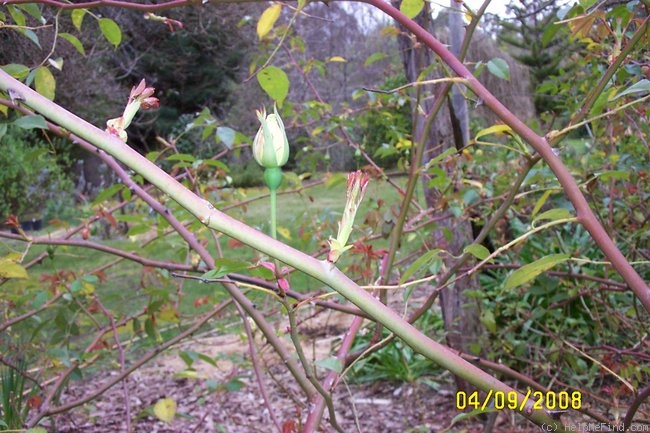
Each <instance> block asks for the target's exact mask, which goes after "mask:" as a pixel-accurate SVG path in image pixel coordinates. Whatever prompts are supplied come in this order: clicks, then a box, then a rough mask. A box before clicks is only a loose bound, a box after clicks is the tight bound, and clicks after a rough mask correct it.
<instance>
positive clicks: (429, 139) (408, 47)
mask: <svg viewBox="0 0 650 433" xmlns="http://www.w3.org/2000/svg"><path fill="white" fill-rule="evenodd" d="M392 2H393V4H394V5H396V6H397V7H399V0H392ZM452 3H453V0H452ZM451 15H458V14H454V13H452V14H451ZM457 18H458V19H459V20H460V19H461V17H460V15H458V16H457ZM415 20H416V21H417V22H418V23H419V24H420V25H421V26H422V27H424V28H425V29H428V30H429V31H432V20H431V14H430V11H429V7H428V5H426V6H425V9H424V11H423V12H422V13H420V15H418V16H417V17H416V18H415ZM450 20H451V18H450ZM458 26H460V27H458ZM456 27H457V31H459V32H463V31H464V29H463V28H462V22H461V21H458V24H457V26H456ZM452 33H453V30H452ZM457 37H458V40H459V42H458V46H460V41H462V34H460V35H457ZM452 40H453V36H452ZM398 42H399V48H400V51H401V54H402V62H403V64H404V71H405V74H406V79H407V81H409V82H415V81H417V80H418V79H420V80H425V79H429V78H436V77H430V76H427V77H420V74H421V72H422V71H423V70H425V69H426V68H428V67H430V65H431V64H432V62H433V60H434V59H433V53H431V51H429V50H428V49H427V48H426V47H422V46H421V45H419V44H414V40H413V39H412V38H410V37H409V36H406V35H405V34H404V33H403V34H402V35H401V36H400V37H399V41H398ZM432 73H433V74H436V71H435V69H434V72H432ZM418 77H420V78H418ZM416 91H417V92H418V95H417V96H418V97H417V100H416V101H415V103H413V142H414V143H418V142H420V140H422V137H423V134H424V133H425V129H426V128H425V123H426V117H427V116H426V114H428V113H429V112H430V111H431V109H432V107H433V102H434V98H433V96H435V95H437V94H438V93H439V91H440V85H437V86H418V87H416ZM452 98H453V96H452ZM454 99H456V103H453V102H452V101H451V99H449V101H448V102H449V103H448V104H445V106H444V107H443V108H442V109H441V110H440V112H439V114H438V117H439V119H436V120H435V121H434V123H433V124H432V126H431V127H430V128H429V132H428V135H427V136H426V137H425V138H424V139H425V140H426V141H425V143H426V147H425V151H424V155H423V163H425V164H426V162H427V161H429V160H431V159H433V158H435V157H436V156H438V155H440V154H441V153H443V152H444V151H446V150H447V149H449V148H454V147H456V148H457V149H460V148H462V147H463V146H464V145H465V144H466V143H467V140H468V138H469V128H468V123H469V122H468V120H467V104H466V101H465V99H464V98H463V96H462V94H461V93H460V92H458V93H457V96H456V98H454ZM456 104H458V105H456ZM418 106H419V107H420V109H418ZM445 170H446V172H447V175H448V176H449V178H450V179H452V182H453V184H454V185H458V184H459V183H460V179H461V177H462V176H461V175H462V173H458V170H457V169H456V166H455V164H451V165H446V166H445ZM423 181H424V194H425V198H426V201H427V205H428V206H429V207H432V208H434V209H438V215H444V216H446V217H447V218H445V219H443V220H442V221H441V222H439V224H438V226H437V228H436V229H435V230H433V232H432V233H431V236H432V238H433V243H434V246H435V248H441V249H444V250H447V251H449V252H450V253H451V254H453V255H454V256H459V255H460V254H461V253H462V251H463V249H464V247H465V246H467V245H469V244H470V243H472V241H473V234H472V227H471V223H470V222H469V221H468V220H466V219H463V218H462V217H455V216H454V215H453V214H452V212H451V210H450V209H449V207H448V206H447V205H446V200H445V197H443V196H442V193H441V191H439V190H437V189H435V188H429V187H428V183H429V179H428V178H427V177H426V176H425V178H424V179H423ZM452 193H453V192H452ZM453 260H454V259H453V258H451V259H449V260H447V263H446V265H447V266H449V265H451V263H452V262H453ZM476 285H477V280H476V278H475V277H472V278H463V279H461V280H459V281H457V282H456V283H454V284H453V285H451V286H449V287H447V288H446V289H444V290H442V291H441V292H440V305H441V309H442V314H443V319H444V323H445V330H446V332H447V344H448V345H449V347H451V348H452V349H456V350H460V351H463V352H470V345H471V344H472V343H478V340H479V334H480V330H481V329H482V327H481V325H480V322H479V319H478V317H479V314H478V309H477V306H476V304H475V303H474V302H473V301H472V300H471V299H468V298H467V297H466V296H464V295H463V292H464V291H465V290H466V289H468V288H470V287H476ZM456 386H457V388H458V390H465V391H467V390H469V387H468V384H467V383H466V382H465V381H463V380H460V379H458V378H456Z"/></svg>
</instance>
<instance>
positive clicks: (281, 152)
mask: <svg viewBox="0 0 650 433" xmlns="http://www.w3.org/2000/svg"><path fill="white" fill-rule="evenodd" d="M257 118H258V119H259V121H260V123H261V126H260V129H259V130H258V131H257V135H255V140H254V141H253V156H254V157H255V161H257V163H258V164H259V165H261V166H262V167H265V168H278V167H282V166H283V165H284V164H286V163H287V161H288V160H289V142H288V141H287V134H286V133H285V131H284V123H282V119H281V118H280V115H279V114H278V110H277V108H276V107H275V106H274V107H273V113H271V114H269V115H267V114H266V110H264V109H262V111H261V112H260V111H258V112H257Z"/></svg>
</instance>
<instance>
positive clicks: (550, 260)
mask: <svg viewBox="0 0 650 433" xmlns="http://www.w3.org/2000/svg"><path fill="white" fill-rule="evenodd" d="M569 257H571V256H570V255H569V254H551V255H549V256H546V257H542V258H541V259H539V260H537V261H535V262H533V263H529V264H527V265H524V266H522V267H521V268H519V269H517V270H516V271H514V272H513V273H512V274H510V275H508V278H506V281H505V283H504V286H503V288H504V289H505V290H508V289H512V288H515V287H519V286H521V285H522V284H525V283H527V282H528V281H531V280H533V279H535V278H537V276H538V275H539V274H541V273H542V272H544V271H547V270H549V269H551V268H552V267H553V266H555V265H558V264H560V263H563V262H566V261H567V260H569Z"/></svg>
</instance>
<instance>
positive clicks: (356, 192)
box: [327, 170, 368, 263]
mask: <svg viewBox="0 0 650 433" xmlns="http://www.w3.org/2000/svg"><path fill="white" fill-rule="evenodd" d="M367 187H368V174H367V173H363V172H361V170H357V171H356V172H353V173H350V174H348V184H347V190H346V192H345V209H343V217H341V221H339V231H338V234H337V236H336V239H334V238H331V237H330V239H329V244H330V252H329V254H328V255H327V260H328V261H330V262H332V263H336V261H337V260H338V259H339V257H341V254H343V253H344V252H345V251H346V250H348V249H350V248H352V245H347V243H348V239H349V238H350V234H351V233H352V224H353V223H354V217H355V215H356V214H357V210H359V205H360V204H361V200H363V195H364V194H365V192H366V188H367Z"/></svg>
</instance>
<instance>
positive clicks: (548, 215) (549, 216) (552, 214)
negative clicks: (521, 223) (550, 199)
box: [532, 208, 573, 225]
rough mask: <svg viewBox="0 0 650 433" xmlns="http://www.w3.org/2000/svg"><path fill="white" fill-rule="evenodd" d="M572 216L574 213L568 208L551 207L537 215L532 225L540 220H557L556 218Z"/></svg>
mask: <svg viewBox="0 0 650 433" xmlns="http://www.w3.org/2000/svg"><path fill="white" fill-rule="evenodd" d="M572 216H573V215H572V214H571V212H570V211H569V210H568V209H563V208H556V209H551V210H547V211H546V212H542V213H541V214H539V215H537V217H536V218H534V219H533V221H532V225H535V223H536V222H537V221H540V220H551V221H555V220H561V219H565V218H571V217H572Z"/></svg>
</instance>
